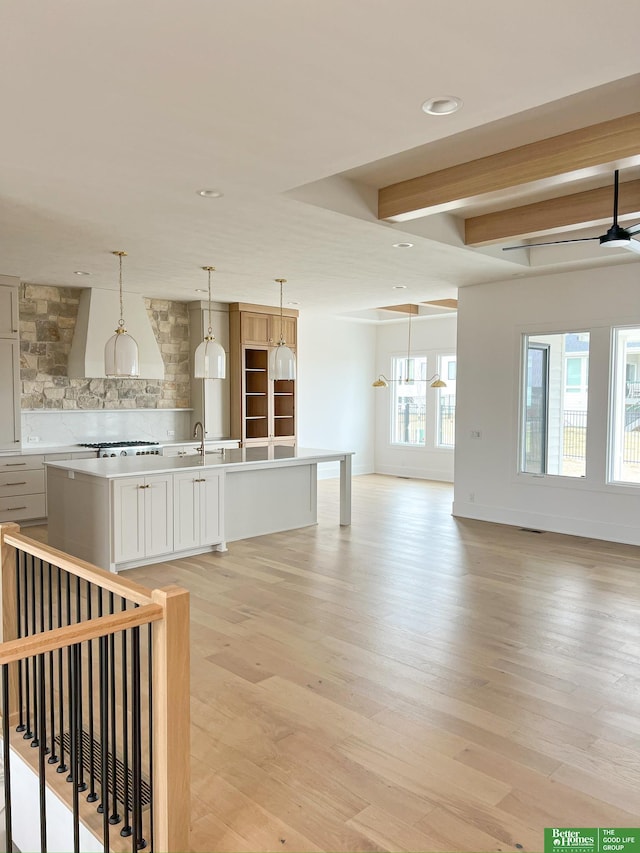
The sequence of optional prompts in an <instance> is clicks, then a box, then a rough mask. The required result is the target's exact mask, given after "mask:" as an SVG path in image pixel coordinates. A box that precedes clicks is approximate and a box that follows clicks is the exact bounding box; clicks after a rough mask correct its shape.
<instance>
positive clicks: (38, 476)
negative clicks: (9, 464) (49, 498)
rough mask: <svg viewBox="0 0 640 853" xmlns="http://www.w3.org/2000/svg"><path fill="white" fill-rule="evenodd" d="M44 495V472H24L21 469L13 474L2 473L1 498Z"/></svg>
mask: <svg viewBox="0 0 640 853" xmlns="http://www.w3.org/2000/svg"><path fill="white" fill-rule="evenodd" d="M38 492H42V493H44V471H24V470H22V469H20V468H16V470H15V471H14V472H12V473H9V472H7V471H1V472H0V498H5V497H10V496H11V495H33V494H36V493H38Z"/></svg>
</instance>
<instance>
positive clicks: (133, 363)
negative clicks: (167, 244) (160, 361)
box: [104, 252, 140, 376]
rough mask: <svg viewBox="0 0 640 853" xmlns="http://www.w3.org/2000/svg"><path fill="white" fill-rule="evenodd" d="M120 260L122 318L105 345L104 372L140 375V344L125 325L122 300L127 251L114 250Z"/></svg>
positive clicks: (111, 374) (108, 373)
mask: <svg viewBox="0 0 640 853" xmlns="http://www.w3.org/2000/svg"><path fill="white" fill-rule="evenodd" d="M112 254H113V255H117V256H118V258H119V261H120V320H119V321H118V328H117V329H116V330H115V334H114V335H112V337H110V338H109V340H108V341H107V343H106V344H105V347H104V372H105V374H106V375H107V376H139V375H140V367H139V364H138V344H137V343H136V341H135V338H132V337H131V335H130V334H129V333H128V332H127V330H126V329H125V327H124V308H123V302H122V259H123V258H124V257H125V256H126V254H127V253H126V252H112Z"/></svg>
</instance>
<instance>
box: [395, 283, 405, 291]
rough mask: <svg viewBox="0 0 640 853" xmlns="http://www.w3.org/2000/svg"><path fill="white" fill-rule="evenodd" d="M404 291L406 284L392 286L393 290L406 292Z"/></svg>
mask: <svg viewBox="0 0 640 853" xmlns="http://www.w3.org/2000/svg"><path fill="white" fill-rule="evenodd" d="M406 289H407V285H406V284H394V285H393V290H406Z"/></svg>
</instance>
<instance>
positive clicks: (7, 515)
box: [0, 495, 46, 521]
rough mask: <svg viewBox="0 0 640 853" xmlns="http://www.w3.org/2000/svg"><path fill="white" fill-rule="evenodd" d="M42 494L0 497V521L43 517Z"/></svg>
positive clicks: (44, 513)
mask: <svg viewBox="0 0 640 853" xmlns="http://www.w3.org/2000/svg"><path fill="white" fill-rule="evenodd" d="M45 515H46V511H45V506H44V495H17V496H16V497H13V498H0V521H22V520H23V519H27V518H44V517H45Z"/></svg>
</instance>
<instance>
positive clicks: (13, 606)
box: [0, 521, 20, 723]
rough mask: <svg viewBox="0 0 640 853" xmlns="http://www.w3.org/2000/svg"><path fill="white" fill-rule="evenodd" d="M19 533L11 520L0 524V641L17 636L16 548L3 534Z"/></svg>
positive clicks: (14, 685) (14, 702) (14, 708)
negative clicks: (8, 542) (0, 575)
mask: <svg viewBox="0 0 640 853" xmlns="http://www.w3.org/2000/svg"><path fill="white" fill-rule="evenodd" d="M16 533H20V525H19V524H14V523H13V522H12V521H8V522H5V523H4V524H0V557H1V559H0V572H1V574H2V577H1V578H0V642H2V643H4V642H6V641H7V640H15V639H17V637H18V602H17V598H16V549H15V548H14V547H13V546H12V545H7V543H6V542H5V536H8V535H10V534H14V535H15V534H16ZM9 708H11V714H10V718H11V719H10V722H12V723H13V722H14V721H15V720H16V719H17V717H18V715H19V709H18V665H17V664H15V663H13V664H10V665H9Z"/></svg>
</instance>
